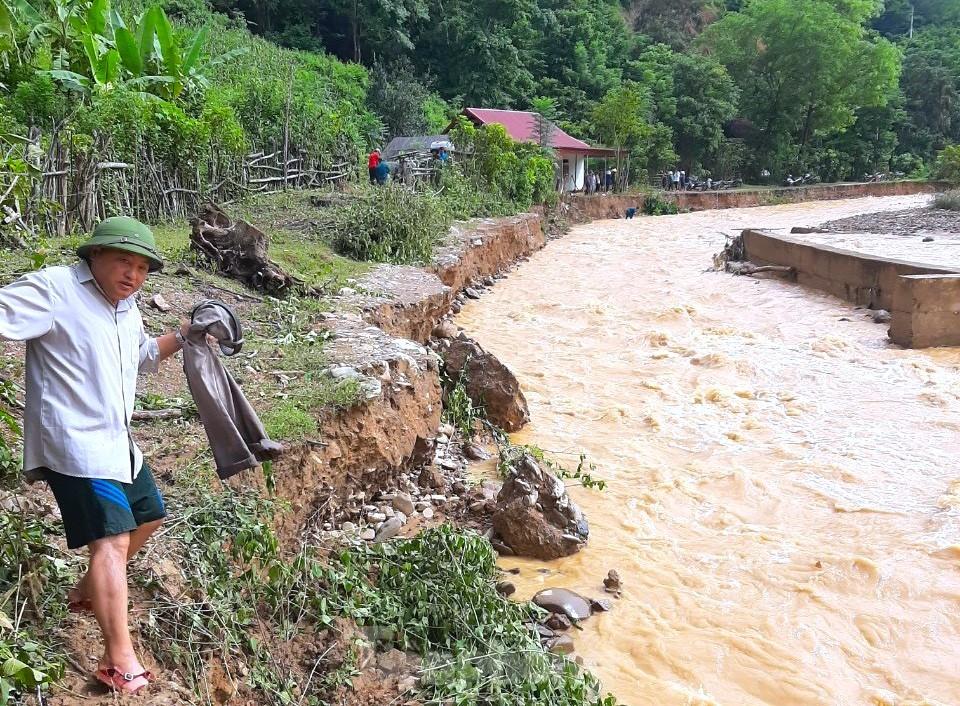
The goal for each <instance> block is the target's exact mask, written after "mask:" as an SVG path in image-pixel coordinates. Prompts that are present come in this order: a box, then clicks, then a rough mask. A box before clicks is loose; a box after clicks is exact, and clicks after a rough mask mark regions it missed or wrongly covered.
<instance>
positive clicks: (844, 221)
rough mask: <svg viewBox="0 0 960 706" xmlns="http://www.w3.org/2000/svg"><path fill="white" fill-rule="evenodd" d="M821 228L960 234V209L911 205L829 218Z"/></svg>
mask: <svg viewBox="0 0 960 706" xmlns="http://www.w3.org/2000/svg"><path fill="white" fill-rule="evenodd" d="M820 228H821V229H822V230H824V231H828V232H831V233H885V234H890V235H916V234H922V233H960V211H948V210H946V209H942V208H932V207H926V208H909V209H906V210H903V211H888V212H886V213H863V214H859V215H856V216H849V217H847V218H839V219H837V220H833V221H827V222H826V223H824V224H822V225H821V226H820Z"/></svg>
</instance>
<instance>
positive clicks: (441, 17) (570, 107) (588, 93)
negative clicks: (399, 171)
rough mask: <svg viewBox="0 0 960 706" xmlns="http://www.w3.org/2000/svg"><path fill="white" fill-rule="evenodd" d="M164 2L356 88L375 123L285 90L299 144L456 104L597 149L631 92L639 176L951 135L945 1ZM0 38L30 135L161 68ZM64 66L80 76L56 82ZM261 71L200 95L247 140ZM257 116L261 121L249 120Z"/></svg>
mask: <svg viewBox="0 0 960 706" xmlns="http://www.w3.org/2000/svg"><path fill="white" fill-rule="evenodd" d="M30 1H32V3H33V4H34V5H36V6H37V7H41V8H42V7H45V5H44V3H48V4H50V5H51V7H52V6H54V5H55V6H57V7H58V8H60V9H59V10H57V12H60V13H63V12H66V13H68V14H69V13H74V12H81V13H82V12H86V8H88V7H90V6H92V5H94V4H95V2H94V0H0V7H2V8H4V9H3V10H0V14H3V13H6V15H10V14H11V13H14V14H15V13H18V12H21V10H18V8H24V7H29V2H30ZM146 2H147V0H121V7H122V8H123V10H124V12H125V14H126V15H127V16H129V17H130V18H131V20H136V19H137V18H139V17H140V16H141V15H142V14H143V13H144V12H145V11H146V10H147V5H146ZM160 2H161V5H162V6H163V7H165V9H166V11H167V14H168V15H169V17H170V18H171V20H172V21H173V22H174V28H175V30H176V32H175V33H176V37H177V41H179V42H180V43H181V45H182V49H181V51H186V50H187V48H188V47H189V45H190V42H191V41H192V38H193V37H195V36H197V35H196V34H195V33H196V32H197V31H198V30H199V29H200V28H201V27H202V26H203V25H210V24H211V22H213V24H214V26H228V25H231V23H237V24H240V23H243V24H245V25H246V26H247V27H249V28H250V30H252V31H253V32H255V33H257V34H260V35H262V36H263V37H264V38H266V39H268V40H270V41H272V42H276V43H279V44H281V45H284V46H286V47H289V48H291V49H298V50H304V51H305V52H307V53H305V54H301V55H299V58H298V59H297V63H298V65H301V64H302V67H309V66H312V65H314V64H316V65H317V66H322V67H323V71H322V72H320V73H321V74H322V73H323V72H326V73H332V74H334V75H336V76H340V77H344V78H345V79H346V80H345V81H341V80H337V81H335V82H334V83H333V84H331V85H337V86H346V85H353V86H357V87H358V88H359V90H360V91H361V94H360V95H357V94H356V93H354V94H352V95H350V96H349V98H348V102H346V103H343V102H341V103H340V105H341V106H344V107H346V106H348V105H349V106H357V105H361V106H364V108H365V109H368V110H369V111H371V112H372V113H374V114H375V115H376V116H377V117H378V118H379V122H380V125H379V127H378V126H377V125H376V124H373V123H372V122H371V120H370V116H369V114H368V113H366V112H364V113H363V114H362V115H361V116H360V119H359V120H356V119H348V118H347V117H346V114H345V113H344V112H343V111H342V110H339V109H338V108H337V107H336V104H337V100H338V99H336V98H333V99H332V101H331V100H328V98H330V96H329V95H327V96H326V97H325V98H323V99H320V98H319V97H318V96H316V95H312V96H310V97H307V98H302V97H299V96H297V97H295V98H294V99H293V103H294V104H295V107H296V108H297V111H300V112H304V111H305V114H311V115H312V114H314V113H315V112H316V111H320V107H319V106H320V105H324V106H327V107H325V108H324V109H323V111H320V112H324V111H326V112H327V113H329V115H331V120H332V125H333V127H331V126H330V125H331V123H329V122H328V123H325V124H324V125H323V126H322V127H321V126H320V124H319V123H316V122H315V121H309V120H308V121H303V122H302V123H299V124H298V126H297V130H298V131H299V133H302V138H301V136H300V134H298V138H297V139H298V141H299V140H301V139H303V140H305V141H306V143H308V144H315V145H321V144H323V145H334V144H337V143H338V142H340V143H342V142H343V141H344V140H343V139H340V138H338V136H337V135H336V134H335V133H336V132H337V130H338V129H340V128H339V127H337V126H338V125H339V126H342V127H343V129H345V130H348V132H349V135H348V136H347V137H346V141H347V142H348V143H350V144H354V145H356V144H358V143H362V142H363V141H364V140H366V141H367V142H368V144H372V143H380V142H381V141H382V140H384V139H389V138H390V137H392V136H395V135H398V134H403V133H416V132H430V131H433V130H437V129H440V128H441V127H442V126H444V125H446V124H448V123H449V121H450V119H451V118H452V117H453V116H454V115H455V114H456V113H457V112H458V111H459V110H460V109H461V108H463V107H465V106H480V107H495V108H513V109H522V110H531V109H532V110H535V111H536V110H538V109H539V111H540V112H550V113H551V116H550V117H551V119H552V120H553V121H554V122H556V123H558V124H559V125H560V126H561V127H562V128H564V129H566V130H568V131H570V132H571V133H573V134H575V135H578V136H580V137H589V138H592V139H595V140H597V141H600V142H605V141H609V140H611V139H613V137H612V133H611V131H610V130H609V129H608V128H609V123H608V119H609V118H610V116H609V115H607V114H606V112H605V111H607V110H608V109H609V108H610V106H611V101H613V104H614V105H615V104H616V102H617V101H621V102H622V101H624V100H626V99H627V98H630V100H629V101H627V102H628V103H630V104H631V105H633V104H634V103H635V101H634V98H636V96H640V97H641V98H642V100H641V103H642V106H643V109H642V110H637V111H632V110H631V112H630V116H629V117H630V119H631V120H634V119H635V120H637V121H639V123H638V126H637V132H636V133H635V134H638V135H641V137H639V138H637V139H636V144H632V145H631V146H630V151H631V154H633V155H634V157H635V159H634V161H633V167H634V169H633V172H634V175H635V177H636V178H639V179H643V178H653V177H655V175H654V174H652V173H650V174H643V173H642V172H643V168H646V169H647V170H648V171H649V172H655V171H656V170H659V169H662V168H664V167H666V166H673V164H671V162H674V161H677V162H678V163H679V164H681V165H682V166H683V167H684V168H686V169H687V170H688V171H691V172H696V173H713V174H716V175H720V174H724V175H725V176H733V175H737V174H739V175H742V176H745V177H748V178H749V177H751V176H757V175H759V174H760V172H761V171H763V170H770V171H771V172H773V174H774V175H775V178H779V177H780V176H782V175H783V174H784V173H786V172H787V171H797V170H810V171H817V172H819V173H820V175H821V177H822V178H824V179H829V178H838V179H839V178H857V177H860V176H862V175H863V173H864V172H873V171H891V170H899V171H905V172H908V173H915V174H918V175H922V174H924V173H925V171H926V169H927V168H928V167H929V166H930V165H932V164H933V161H934V159H935V158H936V155H937V153H938V152H939V151H941V150H943V149H944V148H945V147H946V146H948V145H951V144H954V143H957V142H958V141H960V0H669V1H667V0H446V1H445V2H441V1H440V0H160ZM208 2H209V3H212V5H208V4H207V3H208ZM211 10H212V11H214V12H220V13H224V14H226V15H229V16H230V17H231V18H232V19H230V20H228V19H226V18H225V17H224V16H223V15H217V14H213V15H212V14H211ZM56 14H57V13H53V15H56ZM0 20H3V17H0ZM178 23H179V25H178ZM28 24H29V22H28ZM74 24H76V23H74ZM180 25H183V26H184V28H183V29H182V30H181V29H179V26H180ZM4 26H5V25H4V22H3V21H0V52H4V53H5V54H4V55H5V56H6V57H7V59H6V64H5V65H6V66H7V67H8V68H7V69H5V71H6V72H7V73H6V76H5V77H0V81H2V82H3V83H4V84H5V85H6V86H7V88H8V90H9V91H10V92H11V94H13V95H19V96H21V98H22V100H14V101H12V102H11V104H10V111H11V113H12V114H13V115H14V116H16V117H17V118H18V119H22V120H25V121H27V122H29V120H30V114H31V110H34V108H35V107H37V106H42V105H47V106H48V107H46V108H44V109H43V110H44V111H46V112H47V113H49V112H50V111H54V112H56V106H58V105H60V106H62V105H63V103H62V101H59V102H58V100H57V98H56V93H57V91H61V90H66V89H69V88H70V87H71V86H72V87H73V88H76V87H77V86H80V87H83V86H86V88H85V90H88V91H90V90H93V91H102V90H104V88H105V87H114V86H121V85H128V84H125V83H124V81H126V82H128V83H129V82H130V81H133V83H132V84H129V85H130V87H135V86H140V85H141V84H146V83H148V82H149V79H148V78H147V77H148V76H149V75H150V74H149V72H148V69H149V71H153V70H154V69H156V70H160V69H163V68H164V67H163V66H162V62H160V63H157V62H158V61H159V60H160V59H162V57H159V58H158V59H157V60H154V59H151V61H154V64H153V65H151V66H149V67H148V66H142V67H138V66H137V65H136V61H135V60H134V59H135V57H133V56H132V54H130V52H129V51H126V54H127V55H129V56H128V58H130V60H131V61H133V63H130V62H129V61H125V60H124V51H125V47H124V42H125V41H126V40H125V38H124V36H122V35H123V33H122V32H121V33H120V34H121V36H120V37H119V38H118V39H117V40H116V41H115V40H114V38H113V35H110V36H109V37H104V38H103V39H102V40H98V41H97V42H95V43H94V46H95V47H97V48H99V50H102V53H100V54H96V55H95V56H93V63H91V60H90V57H89V56H88V55H87V53H85V52H79V53H77V52H74V53H72V54H71V53H69V51H70V47H75V46H77V45H76V42H75V41H74V38H72V37H70V36H68V35H70V33H71V32H73V31H74V29H73V24H71V23H70V22H66V23H61V24H60V30H61V31H60V34H58V31H57V23H55V22H54V23H53V24H51V26H50V27H49V28H48V29H43V28H41V29H38V30H36V31H34V32H33V33H30V34H29V36H28V35H24V36H23V37H17V36H13V34H11V33H9V32H4V31H3V27H4ZM38 26H39V25H38ZM78 26H79V25H78ZM132 26H135V24H134V25H132ZM61 34H62V35H64V36H60V35H61ZM41 35H42V41H40V43H39V45H38V46H41V47H43V48H44V51H47V52H49V54H46V55H45V56H50V57H51V58H52V60H53V61H52V63H51V65H50V66H48V67H45V68H49V69H52V70H54V71H56V72H57V73H52V74H50V75H51V76H52V77H53V78H54V79H55V80H56V83H55V84H53V87H52V88H51V84H49V81H48V83H47V84H44V85H41V84H42V82H40V83H38V82H37V81H34V80H29V81H26V82H24V81H22V80H21V78H20V77H19V75H18V74H17V68H16V66H17V61H14V62H12V63H11V61H10V58H9V57H11V56H15V57H17V58H18V61H24V60H28V59H29V55H30V52H31V51H33V50H34V45H35V44H37V38H38V37H41ZM223 36H225V35H223V33H220V34H219V35H217V37H223ZM217 37H214V40H215V41H213V42H212V46H216V45H217V42H218V41H220V40H219V39H217ZM230 48H231V47H229V46H223V48H222V49H223V52H226V51H229V50H230ZM65 52H66V53H65ZM111 52H114V53H115V54H116V56H115V54H114V53H111ZM221 53H222V52H221ZM212 54H216V52H212ZM204 56H206V55H204ZM278 56H279V55H278ZM310 57H315V58H310ZM205 60H206V59H205ZM47 61H48V62H49V60H47ZM227 63H228V64H229V63H231V62H227ZM52 64H56V65H52ZM246 64H247V62H246V60H240V61H239V65H241V66H244V67H245V66H246ZM302 67H301V68H298V69H296V71H295V72H294V78H295V85H296V86H298V87H299V86H308V85H313V84H314V83H315V82H317V79H316V78H315V77H313V76H312V72H313V70H312V69H309V68H302ZM201 68H202V67H201ZM216 70H217V71H219V70H220V69H216ZM223 70H224V71H226V74H224V75H232V74H231V72H230V69H229V67H225V68H224V69H223ZM244 70H246V69H244ZM66 71H68V72H72V73H73V74H76V75H77V76H79V77H82V78H83V77H86V78H84V81H87V82H86V83H84V81H81V80H79V79H75V80H74V81H73V83H72V84H70V81H69V79H70V78H71V76H70V75H69V74H67V73H64V72H66ZM138 71H140V72H142V74H143V76H142V77H139V78H138V76H139V74H138V73H137V72H138ZM270 71H271V77H273V76H276V79H274V78H271V80H270V81H266V82H257V81H253V82H249V81H244V80H241V79H239V78H238V79H236V80H235V81H232V82H231V84H230V85H231V88H230V90H229V91H227V92H222V91H221V89H220V88H219V87H213V89H214V92H215V93H217V92H218V91H220V94H219V95H220V102H221V103H226V104H228V105H230V106H235V110H234V112H235V114H236V116H237V118H238V120H240V122H241V124H242V125H244V126H245V129H247V130H248V132H249V133H250V134H252V135H254V136H256V137H257V139H269V140H275V139H276V135H277V128H276V125H277V123H278V121H279V120H280V119H281V113H282V112H283V110H284V106H285V102H286V89H285V88H284V85H285V82H284V80H283V78H282V77H283V75H284V74H285V73H288V70H285V69H284V68H283V67H281V66H279V65H276V66H271V69H270ZM195 73H197V75H200V74H202V73H203V71H199V72H195ZM234 73H236V72H234ZM160 75H162V74H160ZM368 76H369V79H368ZM320 82H321V83H322V81H320ZM21 84H22V85H21ZM98 86H99V87H98ZM149 90H152V91H155V92H157V93H159V94H165V92H166V91H184V92H185V95H186V96H188V97H189V96H197V95H199V94H200V93H202V92H203V91H204V90H205V89H204V88H203V87H202V86H199V85H196V84H195V81H194V78H193V77H192V76H191V75H190V73H189V72H187V73H185V74H184V75H183V76H181V77H180V78H179V79H178V78H177V77H176V76H171V78H170V81H169V82H168V79H166V78H162V79H161V80H160V81H159V82H155V83H154V84H153V85H152V88H150V89H149ZM299 90H300V89H299V88H298V89H297V92H299ZM51 91H53V94H51ZM321 92H322V91H321ZM350 109H352V108H350ZM45 115H46V113H45ZM258 116H260V117H258ZM45 119H49V116H46V117H45ZM258 120H260V124H263V125H266V126H268V127H267V128H260V127H258ZM544 124H545V123H544ZM641 128H642V129H641ZM321 131H322V132H323V134H322V136H321V135H319V134H318V133H319V132H321ZM261 134H262V137H261ZM631 134H633V133H631ZM637 165H640V166H641V169H637Z"/></svg>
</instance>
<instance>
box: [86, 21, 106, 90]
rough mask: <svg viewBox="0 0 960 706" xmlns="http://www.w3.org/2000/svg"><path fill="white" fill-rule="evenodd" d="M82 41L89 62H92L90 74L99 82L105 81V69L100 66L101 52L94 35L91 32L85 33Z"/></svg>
mask: <svg viewBox="0 0 960 706" xmlns="http://www.w3.org/2000/svg"><path fill="white" fill-rule="evenodd" d="M80 43H81V44H82V45H83V52H84V54H86V55H87V62H88V63H89V64H90V75H91V76H93V79H94V80H95V81H96V82H97V83H105V81H104V78H103V69H102V68H101V66H100V53H99V52H98V51H97V45H96V43H95V42H94V40H93V35H92V34H90V33H89V32H87V33H84V34H83V36H82V37H81V38H80Z"/></svg>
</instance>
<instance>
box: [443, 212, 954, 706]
mask: <svg viewBox="0 0 960 706" xmlns="http://www.w3.org/2000/svg"><path fill="white" fill-rule="evenodd" d="M924 201H925V197H894V198H885V199H859V200H851V201H835V202H821V203H808V204H792V205H786V206H775V207H765V208H756V209H743V210H729V211H711V212H702V213H693V214H686V215H679V216H667V217H659V218H638V219H636V220H632V221H626V220H615V221H600V222H595V223H592V224H590V225H587V226H580V227H577V228H575V229H574V230H573V231H571V232H570V233H569V234H567V235H566V236H565V237H563V238H562V239H560V240H557V241H554V242H552V243H550V244H549V245H548V246H547V248H546V249H545V250H543V251H541V252H539V253H537V254H536V255H535V256H533V257H532V258H531V259H530V261H529V262H526V263H524V264H522V265H521V266H520V267H519V268H518V269H517V270H516V271H515V272H513V273H512V274H511V275H510V276H509V277H508V278H507V279H506V280H504V281H502V282H500V283H498V285H497V287H495V288H494V289H493V290H491V291H490V292H489V293H488V294H486V295H485V296H484V297H483V299H482V300H480V301H478V302H472V303H470V304H469V306H467V307H466V308H465V309H464V311H463V313H462V314H461V315H460V316H459V317H458V320H457V323H458V324H459V325H460V326H462V327H463V328H465V329H466V331H467V332H468V333H469V334H470V335H472V336H474V337H475V338H476V339H477V340H478V341H480V342H481V343H482V344H483V345H484V346H485V347H486V348H488V349H489V350H491V351H492V352H494V353H495V354H496V355H497V356H499V357H500V358H501V360H503V361H504V362H505V363H506V364H507V365H508V366H509V367H510V368H511V369H512V370H513V371H514V372H515V373H516V374H517V376H518V377H519V379H520V381H521V384H522V385H523V388H524V390H525V392H526V395H527V399H528V401H529V403H530V410H531V414H532V417H533V421H532V423H531V424H530V425H529V426H528V427H527V428H526V429H524V430H523V431H522V432H521V433H519V434H516V435H514V441H515V442H517V443H527V444H536V445H537V446H540V447H541V448H543V449H545V450H547V451H548V452H549V453H550V454H551V455H552V456H553V457H554V458H555V459H557V460H559V461H561V462H563V463H565V464H566V465H568V466H570V467H575V466H576V461H577V456H578V454H579V453H580V452H581V451H582V452H585V453H586V454H587V456H588V458H589V460H590V461H592V462H593V463H594V464H596V466H597V469H596V472H595V474H594V475H595V476H596V477H598V478H602V479H604V480H606V481H607V482H608V483H609V485H608V488H607V489H606V490H605V491H603V492H598V491H596V490H588V489H585V488H573V489H572V490H571V494H572V496H573V498H574V499H575V500H576V501H577V502H578V503H579V504H580V505H581V507H582V508H583V510H584V511H585V513H586V515H587V517H588V519H589V521H590V525H591V537H590V543H589V545H588V547H587V548H586V549H585V550H584V551H582V552H581V553H579V554H577V555H575V556H573V557H570V558H568V559H564V560H561V561H557V562H552V563H549V564H542V563H538V562H531V561H524V560H517V559H509V558H505V559H503V560H502V561H501V564H502V566H504V567H519V568H520V569H521V574H520V575H519V576H516V577H511V581H514V582H515V583H516V584H517V587H518V596H519V597H522V598H527V597H529V596H531V595H532V594H533V593H534V592H536V591H537V590H539V589H541V588H545V587H549V586H566V587H568V588H572V589H574V590H579V591H581V592H583V593H585V594H588V595H595V596H600V595H603V593H602V584H601V579H602V578H603V577H604V576H605V575H606V573H607V571H608V570H609V569H617V570H618V571H619V573H620V575H621V577H622V579H623V583H624V586H625V590H624V594H623V597H622V599H620V600H619V601H614V607H613V610H612V611H611V612H610V613H607V614H601V615H598V616H595V617H594V618H591V619H590V620H589V621H587V622H586V623H585V624H584V628H585V629H584V631H583V632H577V631H574V634H573V637H574V639H575V641H576V646H577V651H578V653H579V654H580V655H582V656H583V658H584V660H585V663H586V665H587V666H588V667H589V668H590V669H592V670H593V671H594V673H596V674H597V675H599V676H600V678H601V679H602V680H603V683H604V686H605V687H606V688H607V689H609V690H610V691H612V692H613V693H614V694H615V695H616V696H617V697H618V698H619V699H620V700H621V701H623V702H624V703H626V704H630V705H631V706H637V705H639V704H724V705H725V706H743V705H751V704H778V705H781V704H884V705H887V704H889V705H891V706H892V705H894V704H896V705H897V706H905V705H907V704H951V705H955V704H960V463H958V460H960V349H941V350H928V351H905V350H899V349H897V348H895V347H893V346H892V345H890V344H889V343H888V342H887V340H886V326H882V325H878V324H875V323H873V322H872V320H870V318H868V316H866V315H865V313H864V312H863V311H860V310H855V309H854V308H853V306H852V305H849V304H847V303H845V302H843V301H840V300H838V299H835V298H832V297H829V296H826V295H821V294H818V293H816V292H814V291H810V290H805V289H802V288H800V287H799V286H797V285H794V284H790V283H784V282H780V281H775V280H773V281H772V280H765V281H758V280H756V279H752V278H749V277H733V276H731V275H728V274H722V273H716V272H705V270H706V269H707V268H709V267H710V266H711V256H712V255H713V253H715V252H717V251H718V250H719V249H720V248H721V247H722V246H723V243H724V237H723V234H722V232H728V233H734V232H738V231H739V229H741V228H744V227H771V228H774V227H776V228H789V227H790V226H793V225H813V224H816V223H819V222H822V221H826V220H830V219H835V218H840V217H844V216H848V215H853V214H856V213H862V212H868V211H879V210H884V209H900V208H911V207H916V206H918V205H920V204H922V203H923V202H924ZM543 569H548V570H549V571H548V572H546V573H545V572H543V571H542V570H543Z"/></svg>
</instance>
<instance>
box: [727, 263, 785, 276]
mask: <svg viewBox="0 0 960 706" xmlns="http://www.w3.org/2000/svg"><path fill="white" fill-rule="evenodd" d="M725 268H726V270H727V272H729V273H731V274H735V275H755V274H759V273H761V272H777V273H779V274H785V275H789V276H791V277H793V276H795V275H796V274H797V271H796V269H794V268H793V267H787V266H785V265H754V264H753V263H752V262H728V263H726V266H725Z"/></svg>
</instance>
